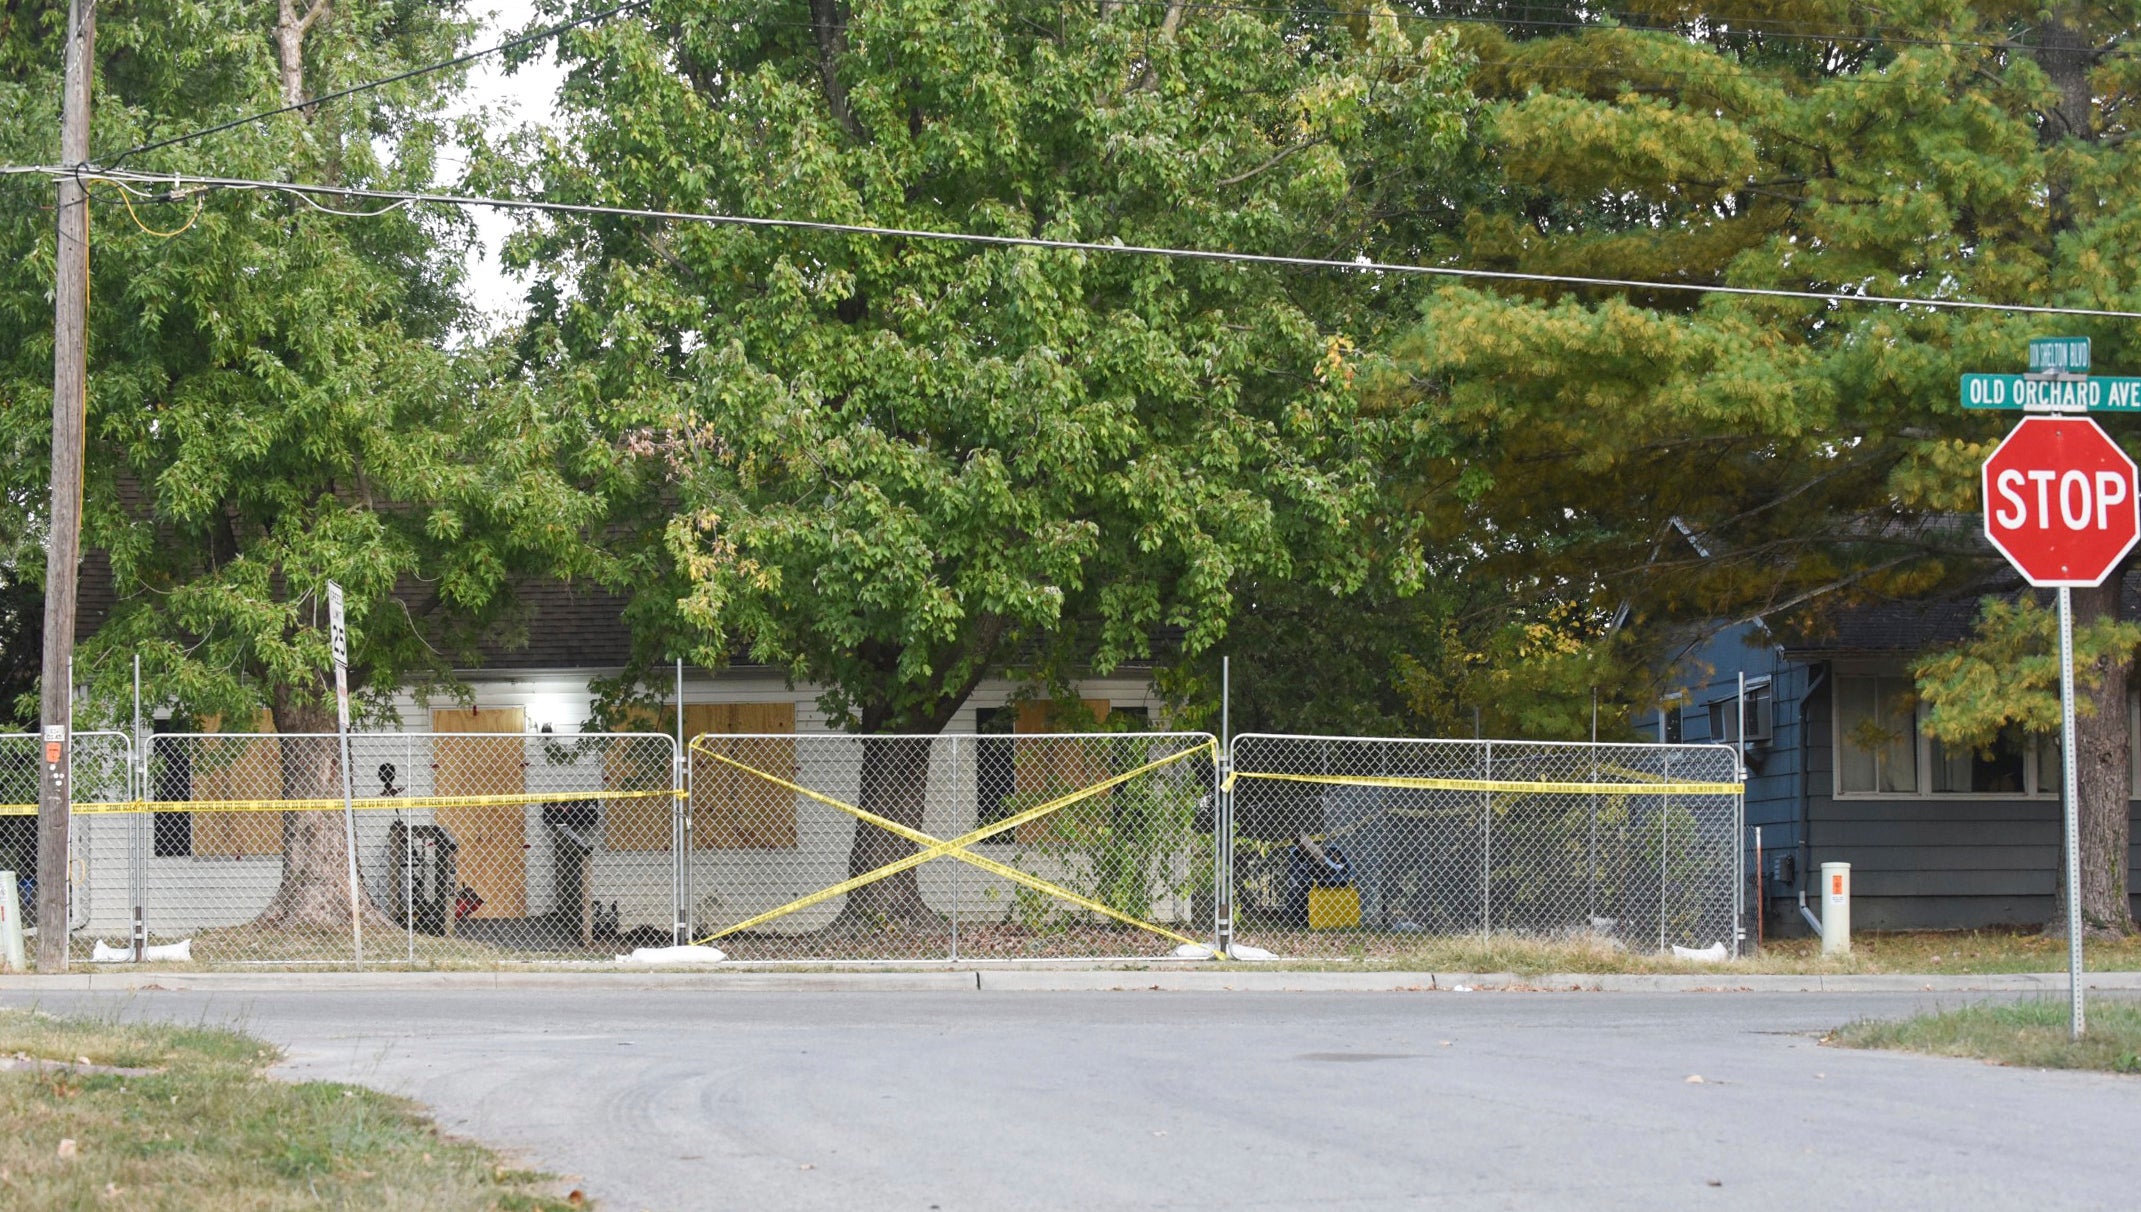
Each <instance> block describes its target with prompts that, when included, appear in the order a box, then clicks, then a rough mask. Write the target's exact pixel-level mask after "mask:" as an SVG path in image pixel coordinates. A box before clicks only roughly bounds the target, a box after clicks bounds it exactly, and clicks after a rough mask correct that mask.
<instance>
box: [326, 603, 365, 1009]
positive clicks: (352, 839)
mask: <svg viewBox="0 0 2141 1212" xmlns="http://www.w3.org/2000/svg"><path fill="white" fill-rule="evenodd" d="M327 635H328V638H329V640H330V641H331V642H332V644H333V645H334V654H335V721H336V728H335V734H336V737H337V739H338V740H339V742H340V744H341V749H342V762H341V765H342V845H343V851H344V853H345V854H346V855H347V857H348V859H349V930H350V937H351V939H353V940H354V941H355V945H356V948H357V967H359V968H362V967H364V913H363V911H362V909H361V908H360V906H361V904H362V894H361V893H360V892H359V890H358V887H357V794H356V788H355V787H354V786H353V785H352V783H351V780H350V769H349V762H350V756H349V628H348V627H347V626H346V625H345V624H344V623H343V620H342V587H341V586H340V585H337V584H336V583H334V582H333V581H329V582H327Z"/></svg>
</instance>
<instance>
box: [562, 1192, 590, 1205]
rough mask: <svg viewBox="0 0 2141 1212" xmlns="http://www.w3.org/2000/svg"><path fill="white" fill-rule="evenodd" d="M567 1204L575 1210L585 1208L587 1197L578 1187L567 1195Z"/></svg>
mask: <svg viewBox="0 0 2141 1212" xmlns="http://www.w3.org/2000/svg"><path fill="white" fill-rule="evenodd" d="M565 1202H566V1203H568V1204H571V1205H572V1206H573V1207H575V1208H579V1207H584V1206H585V1205H586V1204H587V1197H586V1196H585V1195H582V1194H580V1189H579V1188H578V1187H574V1188H573V1189H572V1190H570V1191H567V1192H566V1193H565Z"/></svg>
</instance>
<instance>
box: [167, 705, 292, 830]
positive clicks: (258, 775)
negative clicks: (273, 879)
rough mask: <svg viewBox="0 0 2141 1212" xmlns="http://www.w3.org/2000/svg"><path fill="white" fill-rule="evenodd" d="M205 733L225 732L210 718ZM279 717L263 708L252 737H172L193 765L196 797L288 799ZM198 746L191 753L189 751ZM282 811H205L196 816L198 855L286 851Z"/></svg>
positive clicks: (204, 725) (192, 787)
mask: <svg viewBox="0 0 2141 1212" xmlns="http://www.w3.org/2000/svg"><path fill="white" fill-rule="evenodd" d="M201 731H203V732H221V731H223V728H222V721H221V719H220V718H217V717H213V716H211V717H210V718H208V719H207V720H204V721H202V724H201ZM274 732H275V717H274V716H272V715H269V714H268V713H267V712H266V711H262V712H261V713H260V714H259V716H258V717H257V718H256V719H255V720H254V721H253V733H254V734H255V735H250V736H232V737H229V738H228V739H225V738H223V737H204V738H202V739H201V740H199V741H198V742H188V741H183V740H173V741H172V742H170V747H171V749H172V750H173V752H174V754H181V753H183V758H182V759H181V760H184V761H186V762H188V763H190V766H189V773H190V776H191V777H190V779H189V780H188V783H189V795H190V798H192V799H195V800H224V801H237V802H244V801H260V802H272V801H274V800H279V799H281V798H282V797H283V790H282V747H281V744H280V743H279V742H278V741H276V739H275V737H274ZM192 745H198V747H199V748H198V749H197V750H196V751H195V752H192V753H185V752H184V749H185V748H186V747H190V746H192ZM282 818H283V814H282V813H280V812H255V811H225V812H201V813H196V814H194V818H193V853H194V855H195V856H196V857H201V858H244V857H245V856H247V855H254V854H281V853H282Z"/></svg>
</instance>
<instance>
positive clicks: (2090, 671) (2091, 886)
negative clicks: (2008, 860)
mask: <svg viewBox="0 0 2141 1212" xmlns="http://www.w3.org/2000/svg"><path fill="white" fill-rule="evenodd" d="M2121 580H2123V570H2122V571H2121V572H2114V573H2113V574H2112V575H2111V576H2110V578H2108V579H2107V580H2106V581H2105V582H2104V583H2103V584H2102V585H2099V586H2097V587H2096V588H2094V589H2076V590H2074V591H2073V594H2074V625H2075V627H2076V628H2077V629H2079V628H2081V627H2084V626H2086V625H2088V624H2089V623H2091V622H2094V621H2096V620H2099V619H2109V618H2116V617H2117V616H2118V613H2119V597H2120V592H2119V587H2120V582H2121ZM2132 666H2133V662H2132V660H2131V659H2130V658H2128V657H2125V656H2123V655H2122V656H2121V657H2120V658H2118V659H2112V658H2099V659H2098V661H2097V662H2096V663H2095V664H2094V665H2093V666H2091V667H2088V668H2085V669H2077V670H2075V680H2076V687H2075V692H2074V693H2075V700H2076V701H2075V712H2076V713H2075V720H2074V764H2075V775H2076V780H2075V789H2076V796H2075V803H2076V809H2077V811H2078V813H2079V815H2080V817H2081V876H2082V882H2081V894H2082V901H2081V907H2082V929H2083V930H2084V931H2085V932H2086V933H2089V934H2104V935H2123V934H2125V933H2127V932H2128V931H2129V930H2131V929H2132V928H2133V912H2132V906H2131V903H2130V902H2129V901H2128V899H2127V895H2126V887H2127V882H2126V877H2127V870H2126V868H2127V835H2128V832H2129V828H2128V825H2129V815H2128V814H2129V812H2130V811H2131V807H2130V804H2129V795H2130V792H2129V783H2130V780H2131V778H2132V775H2131V773H2130V771H2131V770H2132V766H2131V765H2130V764H2129V763H2130V760H2131V759H2130V756H2129V753H2128V749H2129V747H2130V741H2129V739H2128V735H2127V715H2126V688H2127V682H2128V681H2129V674H2130V672H2131V670H2132ZM2091 679H2094V680H2095V681H2096V686H2095V687H2094V688H2093V689H2092V688H2090V687H2089V686H2088V685H2087V683H2088V681H2090V680H2091ZM2060 857H2061V860H2062V862H2061V864H2060V872H2059V875H2058V876H2057V877H2056V883H2057V886H2058V889H2059V891H2058V894H2057V896H2056V898H2055V900H2056V904H2057V907H2058V912H2057V913H2056V914H2054V915H2053V919H2052V921H2051V922H2050V923H2049V924H2047V926H2046V928H2045V929H2046V932H2047V933H2051V934H2062V935H2063V934H2065V933H2066V930H2067V887H2066V865H2065V862H2064V860H2065V857H2066V855H2065V847H2064V846H2062V847H2061V854H2060Z"/></svg>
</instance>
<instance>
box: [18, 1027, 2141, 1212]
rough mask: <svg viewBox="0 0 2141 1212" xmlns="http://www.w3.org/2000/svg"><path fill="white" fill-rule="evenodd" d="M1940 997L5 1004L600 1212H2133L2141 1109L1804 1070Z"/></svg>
mask: <svg viewBox="0 0 2141 1212" xmlns="http://www.w3.org/2000/svg"><path fill="white" fill-rule="evenodd" d="M1963 1000H1968V995H1957V994H1945V995H1940V996H1939V997H1938V998H1937V999H1936V998H1935V997H1934V996H1932V995H1923V994H1879V995H1871V994H1869V995H1849V994H1788V995H1778V994H1745V993H1739V994H1704V993H1669V994H1607V993H1581V994H1577V993H1484V992H1483V993H1469V994H1467V993H1450V992H1442V993H1409V994H1408V993H1380V994H1342V993H1328V994H1326V993H1291V994H1288V993H1278V994H1264V993H1231V994H1224V993H1222V994H1211V993H1157V992H1091V993H1060V992H1059V993H1010V992H996V993H990V992H967V993H950V992H936V993H894V992H835V993H826V992H775V993H765V992H731V991H707V990H637V991H611V992H604V991H599V990H579V989H573V990H475V991H469V990H460V991H455V990H445V991H417V990H395V991H370V992H362V991H343V992H335V993H316V992H252V993H234V992H214V993H200V992H176V991H173V992H141V993H134V994H56V993H55V994H45V995H43V996H41V997H39V996H33V995H30V994H25V993H20V992H11V993H6V994H0V1002H5V1003H8V1004H15V1005H21V1004H25V1003H28V1002H31V1001H37V1002H40V1003H41V1004H43V1005H44V1006H45V1007H47V1008H49V1009H53V1010H67V1009H89V1010H95V1011H100V1012H104V1013H118V1014H123V1015H142V1016H157V1017H164V1018H174V1019H180V1020H185V1021H193V1022H198V1021H203V1020H206V1021H208V1022H211V1023H229V1024H235V1025H239V1026H242V1027H245V1028H246V1029H248V1030H251V1031H254V1032H257V1033H259V1034H261V1035H264V1036H266V1037H268V1038H269V1039H272V1040H275V1041H277V1042H279V1043H281V1044H283V1045H284V1046H285V1047H286V1048H287V1049H288V1052H289V1055H290V1063H289V1065H288V1071H289V1072H290V1073H291V1074H292V1075H293V1076H301V1077H326V1078H335V1079H340V1080H350V1081H359V1082H365V1083H368V1084H371V1085H375V1086H379V1087H383V1088H386V1089H389V1090H394V1091H397V1092H400V1093H404V1094H408V1095H411V1096H413V1097H416V1098H418V1099H421V1100H423V1101H424V1102H426V1103H428V1104H430V1105H431V1106H432V1107H433V1108H435V1109H436V1110H437V1112H438V1115H439V1117H440V1119H441V1121H442V1122H443V1123H445V1124H446V1125H447V1126H448V1127H449V1128H451V1129H453V1130H455V1131H459V1132H464V1133H467V1134H470V1135H472V1136H475V1137H478V1138H480V1139H483V1140H485V1141H488V1142H492V1143H494V1144H498V1145H502V1146H505V1147H507V1148H509V1149H513V1150H517V1151H519V1152H521V1153H523V1154H525V1155H526V1156H527V1157H528V1158H529V1159H530V1160H531V1161H532V1162H535V1163H536V1164H540V1165H543V1166H545V1167H547V1168H550V1169H553V1170H558V1171H563V1172H566V1173H569V1174H572V1175H575V1176H577V1177H578V1180H579V1181H581V1182H582V1184H583V1185H584V1186H585V1187H586V1188H587V1190H588V1191H589V1192H590V1193H591V1194H593V1195H594V1196H596V1197H597V1198H598V1199H599V1200H600V1201H601V1202H602V1203H603V1205H604V1207H605V1208H608V1209H624V1210H630V1209H642V1208H643V1209H700V1208H708V1209H727V1208H736V1209H791V1208H792V1209H821V1208H822V1209H838V1210H839V1212H861V1210H872V1212H874V1210H876V1209H912V1210H913V1212H930V1210H941V1212H952V1210H954V1209H959V1210H969V1209H972V1210H992V1212H993V1210H996V1209H1028V1208H1034V1209H1042V1208H1046V1209H1054V1208H1065V1209H1113V1208H1125V1209H1131V1208H1284V1209H1309V1208H1333V1207H1335V1208H1410V1207H1422V1208H1426V1207H1438V1208H1439V1207H1460V1208H1503V1207H1509V1208H1519V1207H1521V1208H1538V1207H1579V1206H1580V1207H1587V1208H1640V1209H1644V1210H1645V1212H1652V1210H1655V1209H1661V1208H1684V1207H1691V1208H1710V1207H1714V1208H1719V1209H1724V1208H1731V1209H1743V1208H1785V1207H1793V1208H1803V1207H1809V1206H1812V1207H1820V1208H1823V1209H1824V1210H1825V1212H1831V1210H1836V1209H1853V1208H1879V1207H1890V1208H1893V1207H1937V1208H1941V1209H1967V1208H2015V1207H2031V1208H2047V1207H2076V1208H2107V1207H2125V1206H2130V1205H2131V1204H2132V1202H2133V1200H2134V1197H2135V1191H2136V1188H2137V1186H2141V1157H2137V1155H2136V1152H2135V1146H2134V1140H2133V1134H2134V1129H2135V1128H2136V1127H2141V1081H2135V1080H2133V1079H2117V1078H2111V1077H2107V1076H2100V1075H2088V1074H2061V1073H2033V1072H2019V1071H2012V1070H2004V1069H1998V1068H1993V1067H1990V1066H1985V1065H1979V1064H1974V1063H1969V1062H1960V1061H1943V1060H1936V1059H1930V1058H1924V1057H1913V1056H1897V1055H1884V1054H1876V1053H1860V1052H1846V1051H1841V1050H1835V1049H1828V1048H1823V1047H1821V1046H1819V1045H1818V1043H1817V1042H1816V1036H1817V1035H1818V1033H1820V1032H1821V1031H1823V1030H1825V1029H1827V1028H1829V1027H1832V1026H1835V1025H1836V1024H1838V1023H1840V1022H1843V1021H1845V1020H1848V1019H1851V1018H1854V1017H1857V1016H1860V1015H1889V1014H1902V1013H1905V1012H1908V1011H1910V1010H1912V1009H1914V1008H1917V1007H1920V1006H1923V1005H1930V1004H1933V1003H1935V1002H1936V1001H1939V1002H1943V1003H1945V1004H1951V1005H1952V1004H1956V1003H1957V1002H1960V1001H1963ZM1691 1075H1700V1076H1701V1078H1702V1079H1703V1080H1702V1081H1701V1082H1700V1083H1699V1084H1698V1083H1694V1082H1691V1081H1690V1080H1689V1078H1690V1077H1691ZM2075 1129H2080V1130H2079V1131H2076V1130H2075Z"/></svg>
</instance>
